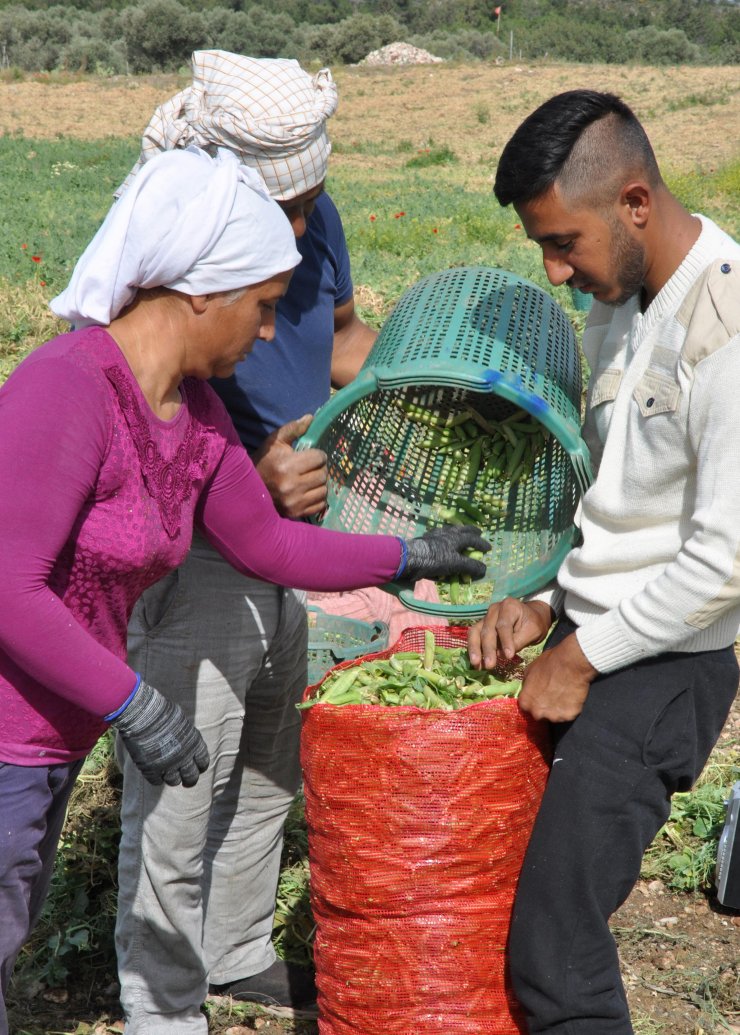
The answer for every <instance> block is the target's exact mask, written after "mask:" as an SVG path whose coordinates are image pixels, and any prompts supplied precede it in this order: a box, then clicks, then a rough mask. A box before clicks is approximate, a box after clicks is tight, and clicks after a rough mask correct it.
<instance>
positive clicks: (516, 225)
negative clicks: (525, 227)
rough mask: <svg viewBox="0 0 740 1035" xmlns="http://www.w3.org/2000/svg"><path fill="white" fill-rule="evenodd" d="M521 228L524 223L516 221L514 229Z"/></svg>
mask: <svg viewBox="0 0 740 1035" xmlns="http://www.w3.org/2000/svg"><path fill="white" fill-rule="evenodd" d="M521 228H522V224H521V223H514V229H515V230H521Z"/></svg>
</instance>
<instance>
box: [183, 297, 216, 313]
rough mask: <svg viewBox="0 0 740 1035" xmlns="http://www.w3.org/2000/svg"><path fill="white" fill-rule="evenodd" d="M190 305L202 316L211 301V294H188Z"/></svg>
mask: <svg viewBox="0 0 740 1035" xmlns="http://www.w3.org/2000/svg"><path fill="white" fill-rule="evenodd" d="M187 297H188V298H189V299H190V306H191V308H192V310H193V312H194V313H195V315H196V316H202V315H203V313H205V311H206V310H207V309H208V306H209V305H210V302H211V296H210V295H188V296H187Z"/></svg>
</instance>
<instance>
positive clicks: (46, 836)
mask: <svg viewBox="0 0 740 1035" xmlns="http://www.w3.org/2000/svg"><path fill="white" fill-rule="evenodd" d="M81 768H82V761H79V762H70V763H69V764H64V765H52V766H21V765H11V764H9V763H7V762H0V1035H8V1018H7V1014H6V1009H5V995H6V991H7V988H8V983H9V981H10V974H11V971H12V970H13V964H14V963H15V959H16V956H17V955H18V953H19V952H20V950H21V948H22V946H23V944H24V942H25V941H26V940H27V939H28V936H29V935H30V933H31V931H32V930H33V926H34V924H35V923H36V921H37V920H38V918H39V916H40V914H41V910H42V908H43V905H44V900H45V899H46V893H47V892H48V890H49V882H50V881H51V876H52V873H53V870H54V858H55V856H56V850H57V844H58V843H59V836H60V834H61V832H62V826H63V825H64V817H65V814H66V811H67V802H68V801H69V796H70V794H71V793H72V788H73V786H74V782H75V780H76V779H77V774H78V773H79V771H80V769H81Z"/></svg>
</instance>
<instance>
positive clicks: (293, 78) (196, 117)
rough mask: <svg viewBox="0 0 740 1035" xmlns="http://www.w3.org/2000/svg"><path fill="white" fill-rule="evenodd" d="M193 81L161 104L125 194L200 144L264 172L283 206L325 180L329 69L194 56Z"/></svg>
mask: <svg viewBox="0 0 740 1035" xmlns="http://www.w3.org/2000/svg"><path fill="white" fill-rule="evenodd" d="M192 66H193V82H192V85H191V86H188V87H187V88H186V89H185V90H182V91H181V92H180V93H178V94H176V95H175V96H174V97H171V98H170V100H169V101H165V103H164V104H162V105H160V106H159V107H158V108H157V110H156V111H155V112H154V115H153V116H152V120H151V122H150V123H149V125H148V126H147V128H146V129H145V130H144V135H143V137H142V141H141V156H140V157H139V160H138V162H137V163H136V165H135V166H134V168H133V169H132V170H131V172H130V173H129V176H128V178H127V179H126V180H125V181H124V183H123V184H122V185H121V187H120V188H119V191H118V193H119V194H121V193H123V192H124V191H125V190H126V189H127V188H128V186H129V185H130V183H131V181H132V178H133V176H135V174H136V172H137V170H138V169H140V168H141V166H142V165H143V164H144V163H145V162H147V161H148V160H149V159H150V158H151V157H152V156H153V155H155V154H158V153H159V152H160V151H171V150H173V149H175V148H180V147H187V146H188V144H196V145H197V146H198V147H202V148H204V149H205V150H207V151H212V150H213V149H215V148H217V147H227V148H229V150H231V151H233V152H234V154H235V155H236V156H237V157H238V158H239V160H240V161H241V162H244V164H245V165H251V166H253V167H254V168H256V169H258V170H259V172H260V173H261V175H262V177H263V178H264V180H265V183H266V184H267V189H268V190H269V192H270V194H271V195H272V196H273V197H274V198H277V199H278V200H279V201H286V200H288V199H290V198H295V197H297V196H298V195H299V194H305V193H306V191H309V190H312V189H313V188H314V187H316V186H317V185H318V184H319V183H322V182H323V181H324V179H326V167H327V161H328V158H329V153H330V151H331V145H330V143H329V138H328V136H327V134H326V120H327V119H328V118H329V117H330V116H331V115H333V114H334V112H335V111H336V108H337V87H336V84H335V82H334V80H333V78H332V75H331V72H330V71H329V69H328V68H322V69H321V70H320V71H319V72H317V73H316V75H314V76H311V75H309V74H308V72H304V70H303V69H302V68H301V66H300V65H299V64H298V62H297V61H293V60H288V59H285V58H274V59H273V58H251V57H245V56H244V55H243V54H230V53H229V52H228V51H225V50H196V51H195V53H194V54H193V56H192Z"/></svg>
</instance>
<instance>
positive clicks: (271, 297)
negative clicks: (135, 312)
mask: <svg viewBox="0 0 740 1035" xmlns="http://www.w3.org/2000/svg"><path fill="white" fill-rule="evenodd" d="M292 272H293V271H292V270H289V271H288V272H286V273H279V274H277V275H276V276H274V277H270V278H269V280H263V281H261V282H260V283H259V284H251V285H250V286H249V287H248V288H245V289H244V293H243V294H242V295H240V296H239V297H238V298H237V299H236V300H235V301H231V300H230V298H229V292H225V293H224V294H214V295H210V296H209V299H208V309H207V310H206V313H204V316H206V321H207V322H206V324H205V326H204V328H203V330H204V332H205V333H204V334H203V337H202V339H201V344H202V345H203V346H204V348H203V355H202V366H201V368H200V369H199V370H198V372H197V374H196V376H198V377H230V376H231V374H233V373H234V368H235V367H236V365H237V363H239V362H240V360H242V359H244V357H245V356H246V355H247V353H249V352H251V349H252V346H253V345H254V343H255V341H256V340H257V338H262V339H263V340H264V341H271V340H272V338H273V336H274V334H275V307H276V305H277V303H278V301H279V300H280V299H281V298H282V296H283V295H284V294H285V291H286V289H287V287H288V283H289V281H290V277H291V273H292ZM205 368H208V369H205ZM201 371H204V372H201ZM193 372H194V373H195V371H193Z"/></svg>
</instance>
